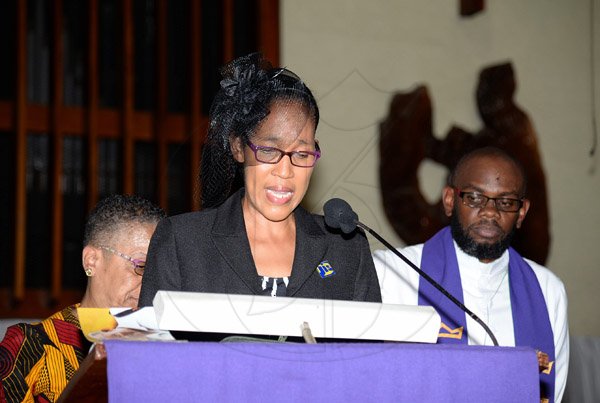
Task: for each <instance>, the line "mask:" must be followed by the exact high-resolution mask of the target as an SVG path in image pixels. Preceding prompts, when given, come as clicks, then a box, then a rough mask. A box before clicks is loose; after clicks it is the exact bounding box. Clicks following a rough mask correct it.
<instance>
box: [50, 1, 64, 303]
mask: <svg viewBox="0 0 600 403" xmlns="http://www.w3.org/2000/svg"><path fill="white" fill-rule="evenodd" d="M52 4H53V6H54V7H53V14H54V18H53V22H52V25H53V31H54V32H53V36H54V39H53V41H52V42H53V45H54V52H53V54H52V82H53V99H52V131H51V134H52V143H51V144H52V159H51V161H52V164H51V166H52V174H51V180H50V183H51V192H52V202H51V204H52V228H51V232H50V243H51V252H50V253H51V256H52V258H51V259H52V277H51V278H52V281H51V294H50V295H51V297H52V300H53V301H56V300H57V298H58V297H59V296H60V291H61V288H62V286H61V278H62V266H63V254H62V245H63V189H62V172H63V169H62V168H63V132H62V125H61V112H62V110H63V105H64V96H63V88H64V86H63V82H64V80H63V57H64V47H63V35H62V32H63V9H62V0H54V2H53V3H52Z"/></svg>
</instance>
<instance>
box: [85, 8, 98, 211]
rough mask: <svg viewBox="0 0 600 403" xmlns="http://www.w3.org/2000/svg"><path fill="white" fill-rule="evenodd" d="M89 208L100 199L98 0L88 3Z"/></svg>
mask: <svg viewBox="0 0 600 403" xmlns="http://www.w3.org/2000/svg"><path fill="white" fill-rule="evenodd" d="M88 7H89V9H88V56H87V57H88V104H89V105H88V110H87V131H88V133H87V138H88V141H87V209H88V211H89V210H91V209H92V208H93V207H94V206H95V204H96V202H97V200H98V161H99V158H98V74H99V72H98V0H89V3H88Z"/></svg>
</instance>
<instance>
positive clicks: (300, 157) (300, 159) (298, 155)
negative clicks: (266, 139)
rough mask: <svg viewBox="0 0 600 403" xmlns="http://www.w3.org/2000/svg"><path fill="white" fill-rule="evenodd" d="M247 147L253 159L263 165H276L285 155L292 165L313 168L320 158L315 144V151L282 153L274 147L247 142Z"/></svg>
mask: <svg viewBox="0 0 600 403" xmlns="http://www.w3.org/2000/svg"><path fill="white" fill-rule="evenodd" d="M248 147H250V149H251V150H252V152H254V157H255V158H256V160H257V161H258V162H262V163H263V164H277V163H278V162H279V161H281V159H282V158H283V157H284V156H285V155H287V156H288V157H290V161H291V162H292V165H295V166H297V167H301V168H310V167H313V166H315V164H316V163H317V160H318V159H319V158H320V157H321V149H320V148H319V143H315V151H287V152H286V151H283V150H280V149H279V148H275V147H266V146H257V145H256V144H253V143H252V142H251V141H248Z"/></svg>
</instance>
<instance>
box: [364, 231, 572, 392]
mask: <svg viewBox="0 0 600 403" xmlns="http://www.w3.org/2000/svg"><path fill="white" fill-rule="evenodd" d="M454 249H455V250H456V257H457V260H458V267H459V272H460V278H461V282H462V289H463V303H464V305H465V306H466V307H467V308H469V309H470V310H471V311H473V312H474V313H475V314H476V315H477V316H479V318H480V319H481V320H483V321H484V322H485V323H486V324H487V325H488V326H489V328H490V329H491V330H492V333H494V335H495V336H496V338H497V339H498V344H499V345H501V346H514V345H515V336H514V330H513V318H512V310H511V305H510V288H509V281H508V260H509V256H508V251H506V252H504V254H503V255H502V256H501V257H500V258H499V259H497V260H495V261H493V262H491V263H482V262H480V261H479V260H478V259H477V258H474V257H472V256H470V255H467V254H466V253H464V252H463V251H462V250H461V249H460V248H459V247H458V245H456V243H454ZM398 250H399V251H400V253H402V254H403V255H404V256H405V257H406V258H408V260H410V261H411V262H412V263H414V264H415V265H417V267H420V264H421V255H422V253H423V244H419V245H414V246H409V247H406V248H403V249H398ZM373 261H374V262H375V268H376V269H377V276H378V278H379V285H380V287H381V298H382V302H383V303H386V304H403V305H418V299H419V296H418V293H419V274H418V273H417V272H416V271H415V270H413V269H412V268H411V267H410V266H408V265H407V264H406V263H404V262H403V261H402V260H401V259H400V258H398V257H397V256H396V255H394V254H393V253H392V252H391V251H375V252H374V253H373ZM525 261H526V262H527V263H528V264H529V265H530V266H531V268H532V269H533V272H534V273H535V275H536V277H537V280H538V282H539V284H540V288H541V289H542V294H543V295H544V300H545V301H546V306H547V308H548V316H549V317H550V325H551V326H552V332H553V333H554V349H555V351H554V353H555V363H554V367H553V368H554V370H555V371H556V372H555V374H556V376H555V391H554V392H555V393H554V396H555V401H556V402H560V401H561V399H562V396H563V393H564V390H565V385H566V381H567V370H568V363H569V328H568V322H567V294H566V292H565V287H564V285H563V283H562V281H561V280H560V279H559V278H558V277H557V276H556V275H555V274H554V273H552V272H551V271H550V270H548V269H547V268H545V267H543V266H541V265H539V264H537V263H535V262H533V261H531V260H528V259H525ZM465 316H466V319H467V330H468V335H469V340H468V343H469V344H470V345H493V343H492V340H491V339H490V338H489V337H488V335H487V333H486V332H485V330H484V329H483V328H482V327H481V326H480V325H479V324H478V323H477V322H475V321H474V320H473V319H471V318H470V317H469V316H468V315H465Z"/></svg>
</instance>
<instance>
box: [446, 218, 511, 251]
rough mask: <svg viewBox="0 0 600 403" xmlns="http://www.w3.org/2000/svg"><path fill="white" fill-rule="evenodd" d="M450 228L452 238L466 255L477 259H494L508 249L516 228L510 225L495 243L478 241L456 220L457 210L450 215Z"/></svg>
mask: <svg viewBox="0 0 600 403" xmlns="http://www.w3.org/2000/svg"><path fill="white" fill-rule="evenodd" d="M450 229H451V231H452V238H454V240H455V241H456V243H457V244H458V246H459V247H460V249H462V251H463V252H465V253H466V254H467V255H470V256H473V257H475V258H477V259H479V260H496V259H498V258H499V257H500V256H502V254H503V253H504V251H506V250H507V249H508V247H509V246H510V243H511V241H512V239H513V237H514V235H515V231H516V228H515V226H513V227H512V229H511V230H510V232H509V233H508V234H506V235H505V236H504V238H502V239H500V240H499V241H498V242H495V243H491V244H489V243H478V242H476V241H475V240H474V239H473V238H471V237H470V236H469V234H467V232H466V231H465V229H464V228H463V227H462V225H461V224H460V222H459V221H458V214H457V211H454V212H453V214H452V216H451V217H450Z"/></svg>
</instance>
